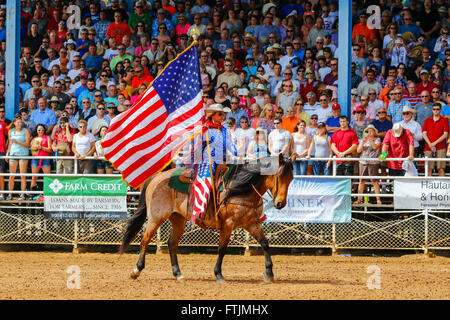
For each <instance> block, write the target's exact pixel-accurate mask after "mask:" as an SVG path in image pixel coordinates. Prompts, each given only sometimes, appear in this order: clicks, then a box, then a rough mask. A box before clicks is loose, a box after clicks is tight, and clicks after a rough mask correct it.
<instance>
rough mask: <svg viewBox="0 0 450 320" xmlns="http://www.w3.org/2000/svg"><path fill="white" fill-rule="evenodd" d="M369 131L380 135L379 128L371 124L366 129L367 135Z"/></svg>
mask: <svg viewBox="0 0 450 320" xmlns="http://www.w3.org/2000/svg"><path fill="white" fill-rule="evenodd" d="M369 129H372V130H373V131H375V134H378V130H377V128H375V126H374V125H373V124H369V125H368V126H367V127H366V128H365V129H364V132H365V133H367V132H368V131H369Z"/></svg>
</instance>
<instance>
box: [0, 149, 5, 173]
mask: <svg viewBox="0 0 450 320" xmlns="http://www.w3.org/2000/svg"><path fill="white" fill-rule="evenodd" d="M0 156H5V153H4V152H0ZM5 171H6V161H5V159H0V172H5Z"/></svg>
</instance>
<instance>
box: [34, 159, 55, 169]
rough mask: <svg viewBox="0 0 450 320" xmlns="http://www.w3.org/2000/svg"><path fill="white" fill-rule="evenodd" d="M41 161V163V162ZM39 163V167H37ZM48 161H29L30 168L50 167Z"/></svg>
mask: <svg viewBox="0 0 450 320" xmlns="http://www.w3.org/2000/svg"><path fill="white" fill-rule="evenodd" d="M41 161H42V162H41ZM39 163H40V165H39ZM50 165H51V163H50V159H31V166H32V167H40V168H42V167H50Z"/></svg>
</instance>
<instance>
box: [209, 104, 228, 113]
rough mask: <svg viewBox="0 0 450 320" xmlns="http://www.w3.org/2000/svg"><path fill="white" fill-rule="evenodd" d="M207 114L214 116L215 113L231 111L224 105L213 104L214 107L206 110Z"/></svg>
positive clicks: (211, 106)
mask: <svg viewBox="0 0 450 320" xmlns="http://www.w3.org/2000/svg"><path fill="white" fill-rule="evenodd" d="M205 111H206V113H207V114H212V113H214V112H225V113H227V112H230V111H231V109H230V108H228V107H224V106H223V105H222V104H220V103H213V104H212V105H210V106H209V107H207V108H206V109H205Z"/></svg>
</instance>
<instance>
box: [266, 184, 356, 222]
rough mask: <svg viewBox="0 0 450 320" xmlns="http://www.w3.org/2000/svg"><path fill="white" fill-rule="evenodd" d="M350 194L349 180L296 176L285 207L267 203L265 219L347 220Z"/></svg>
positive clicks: (348, 218) (349, 208)
mask: <svg viewBox="0 0 450 320" xmlns="http://www.w3.org/2000/svg"><path fill="white" fill-rule="evenodd" d="M350 195H351V180H350V179H325V178H324V179H317V178H306V179H300V178H295V179H294V180H293V181H292V182H291V184H290V186H289V191H288V198H287V204H286V206H285V207H284V208H283V209H281V210H277V209H275V208H274V207H273V205H272V204H271V203H270V201H267V202H265V204H264V213H265V214H266V217H267V220H266V221H267V222H317V223H347V222H350V221H351V217H352V215H351V211H352V206H351V197H350ZM265 198H267V195H265Z"/></svg>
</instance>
